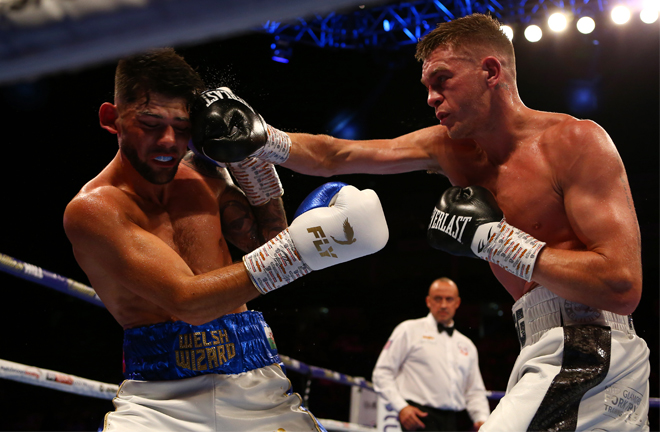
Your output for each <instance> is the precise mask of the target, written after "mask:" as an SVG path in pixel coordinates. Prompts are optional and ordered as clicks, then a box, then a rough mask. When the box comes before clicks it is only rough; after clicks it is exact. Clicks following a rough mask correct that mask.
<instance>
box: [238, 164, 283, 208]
mask: <svg viewBox="0 0 660 432" xmlns="http://www.w3.org/2000/svg"><path fill="white" fill-rule="evenodd" d="M229 170H230V171H231V173H232V174H233V175H234V177H235V178H236V183H238V185H239V186H240V188H241V190H243V192H244V193H245V196H246V197H247V199H248V201H249V202H250V205H252V206H260V205H263V204H266V203H267V202H268V201H270V200H271V198H278V197H281V196H282V195H284V189H283V188H282V183H281V182H280V178H279V176H278V175H277V171H276V170H275V167H274V166H273V164H271V163H268V162H266V161H263V160H260V159H257V158H253V157H250V158H247V159H245V160H243V161H241V162H236V163H231V164H229Z"/></svg>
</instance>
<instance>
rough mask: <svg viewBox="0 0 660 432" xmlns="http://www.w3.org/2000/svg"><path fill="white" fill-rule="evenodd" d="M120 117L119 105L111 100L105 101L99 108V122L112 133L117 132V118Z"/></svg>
mask: <svg viewBox="0 0 660 432" xmlns="http://www.w3.org/2000/svg"><path fill="white" fill-rule="evenodd" d="M118 118H119V111H118V110H117V107H116V106H115V105H113V104H111V103H110V102H104V103H103V104H102V105H101V108H99V122H100V123H101V127H102V128H103V129H105V130H107V131H108V132H110V133H111V134H116V133H117V132H118V131H117V125H116V122H117V119H118Z"/></svg>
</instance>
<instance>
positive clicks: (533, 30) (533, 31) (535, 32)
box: [525, 24, 543, 42]
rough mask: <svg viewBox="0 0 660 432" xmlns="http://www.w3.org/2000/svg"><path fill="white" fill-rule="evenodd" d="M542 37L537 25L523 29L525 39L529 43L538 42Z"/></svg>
mask: <svg viewBox="0 0 660 432" xmlns="http://www.w3.org/2000/svg"><path fill="white" fill-rule="evenodd" d="M542 37H543V31H542V30H541V27H539V26H537V25H534V24H532V25H530V26H528V27H527V28H526V29H525V39H527V40H528V41H530V42H538V41H540V40H541V38H542Z"/></svg>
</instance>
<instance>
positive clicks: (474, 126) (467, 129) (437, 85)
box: [421, 47, 488, 139]
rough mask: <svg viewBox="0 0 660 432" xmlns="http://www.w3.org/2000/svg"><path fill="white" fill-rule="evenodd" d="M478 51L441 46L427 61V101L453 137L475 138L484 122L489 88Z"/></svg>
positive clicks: (425, 75)
mask: <svg viewBox="0 0 660 432" xmlns="http://www.w3.org/2000/svg"><path fill="white" fill-rule="evenodd" d="M479 60H480V58H479V56H478V55H477V53H472V52H470V51H468V50H467V49H465V48H462V49H454V48H450V47H438V48H436V49H435V51H433V53H431V55H430V56H429V57H428V58H427V59H426V60H425V61H424V65H423V66H422V80H421V81H422V84H423V85H424V87H426V89H427V91H428V97H427V103H428V105H429V106H431V107H432V108H433V109H434V110H435V116H436V117H437V118H438V120H440V124H441V125H443V126H445V127H446V128H447V133H448V134H449V137H450V138H452V139H463V138H473V137H474V135H475V133H476V132H477V131H478V130H479V128H480V127H481V126H482V125H483V123H484V118H485V116H486V113H487V107H488V99H487V97H486V96H487V94H486V90H487V89H488V87H487V85H486V82H485V80H484V77H485V76H486V75H485V72H484V70H483V69H482V67H481V62H480V61H479Z"/></svg>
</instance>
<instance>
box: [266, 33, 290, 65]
mask: <svg viewBox="0 0 660 432" xmlns="http://www.w3.org/2000/svg"><path fill="white" fill-rule="evenodd" d="M270 49H271V50H272V51H273V56H272V57H271V59H272V60H273V61H275V62H278V63H289V62H290V61H291V55H292V51H293V49H292V48H291V46H290V44H289V42H287V41H283V40H281V39H280V38H279V37H275V42H273V43H272V44H270Z"/></svg>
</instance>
